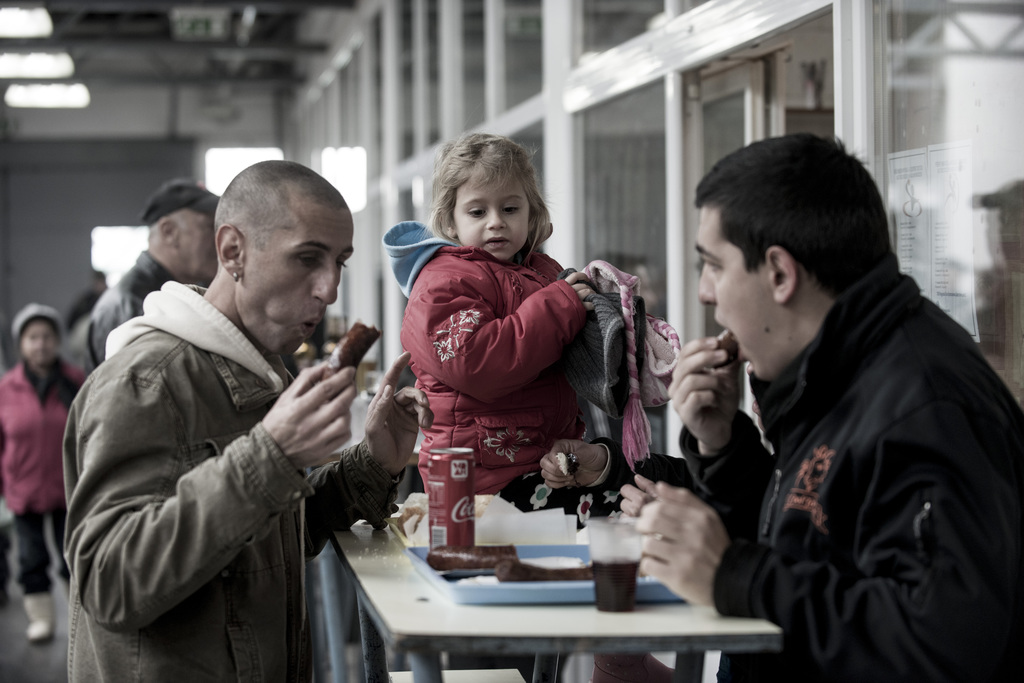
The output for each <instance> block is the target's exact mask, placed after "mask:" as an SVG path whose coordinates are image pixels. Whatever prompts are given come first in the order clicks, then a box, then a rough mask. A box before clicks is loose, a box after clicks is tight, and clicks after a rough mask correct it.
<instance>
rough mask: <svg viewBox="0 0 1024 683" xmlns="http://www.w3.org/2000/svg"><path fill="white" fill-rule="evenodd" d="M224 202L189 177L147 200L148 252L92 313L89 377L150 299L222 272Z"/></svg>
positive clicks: (167, 184)
mask: <svg viewBox="0 0 1024 683" xmlns="http://www.w3.org/2000/svg"><path fill="white" fill-rule="evenodd" d="M218 199H219V197H217V195H215V194H213V193H212V192H210V191H209V190H207V189H206V188H205V187H203V185H202V184H201V183H198V182H196V181H194V180H190V179H188V178H175V179H173V180H168V181H167V182H165V183H164V184H162V185H161V186H160V187H158V188H157V189H156V191H154V192H153V194H151V195H150V196H149V198H148V199H147V200H146V206H145V208H143V210H142V213H141V215H140V216H139V218H140V220H142V221H143V222H144V223H145V224H146V225H148V226H149V248H148V249H147V250H146V251H144V252H142V253H141V254H139V258H138V261H136V263H135V265H134V266H132V268H131V270H129V271H128V272H127V273H125V274H124V276H123V277H122V278H121V279H120V280H119V281H118V283H117V285H116V286H114V287H112V288H110V289H108V290H107V291H105V292H104V293H103V294H102V295H101V296H100V298H99V300H98V301H97V302H96V305H95V306H94V307H93V308H92V313H91V318H90V321H89V352H88V358H87V359H86V368H85V370H86V372H92V371H93V370H95V369H96V366H97V365H99V364H100V363H102V362H103V360H104V359H105V358H106V356H107V353H106V345H107V335H108V334H110V332H111V330H113V329H114V328H115V327H117V326H119V325H121V324H123V323H126V322H128V320H130V319H131V318H134V317H136V316H139V315H142V302H143V300H145V298H146V295H147V294H149V293H150V292H155V291H156V290H158V289H160V288H161V287H162V286H163V284H164V283H165V282H169V281H171V280H174V281H176V282H180V283H182V284H186V285H202V286H204V287H205V286H206V285H208V284H210V281H211V280H213V276H214V275H215V274H216V273H217V251H216V249H215V248H214V243H213V227H214V226H213V214H214V212H215V211H216V210H217V201H218Z"/></svg>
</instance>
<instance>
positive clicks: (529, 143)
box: [509, 123, 568, 229]
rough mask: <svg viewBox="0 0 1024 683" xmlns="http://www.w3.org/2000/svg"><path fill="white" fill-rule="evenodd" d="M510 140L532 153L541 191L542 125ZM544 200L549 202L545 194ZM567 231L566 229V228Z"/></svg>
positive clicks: (542, 182) (542, 163)
mask: <svg viewBox="0 0 1024 683" xmlns="http://www.w3.org/2000/svg"><path fill="white" fill-rule="evenodd" d="M509 137H510V138H512V139H513V140H515V141H516V142H518V143H519V144H520V145H522V146H523V147H524V148H526V149H527V150H529V151H530V152H532V153H533V157H532V158H531V160H532V161H533V167H534V169H536V171H537V184H538V185H540V187H541V189H543V188H544V126H543V124H542V123H536V124H534V125H532V126H530V127H529V128H524V129H523V130H521V131H519V132H518V133H515V134H514V135H510V136H509ZM544 198H545V200H548V201H550V198H549V197H548V196H547V194H545V195H544ZM566 229H568V228H566Z"/></svg>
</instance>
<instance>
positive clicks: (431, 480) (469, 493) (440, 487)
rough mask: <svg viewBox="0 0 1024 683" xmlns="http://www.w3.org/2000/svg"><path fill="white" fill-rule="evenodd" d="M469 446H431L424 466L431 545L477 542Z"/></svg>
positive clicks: (471, 457)
mask: <svg viewBox="0 0 1024 683" xmlns="http://www.w3.org/2000/svg"><path fill="white" fill-rule="evenodd" d="M475 493H476V492H475V489H474V481H473V449H472V448H434V449H431V451H430V460H429V464H428V466H427V497H428V499H429V503H430V511H429V519H430V547H431V548H434V547H436V546H439V545H476V525H475V522H476V515H475V514H474V510H473V501H474V500H475Z"/></svg>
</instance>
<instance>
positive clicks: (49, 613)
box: [0, 304, 85, 642]
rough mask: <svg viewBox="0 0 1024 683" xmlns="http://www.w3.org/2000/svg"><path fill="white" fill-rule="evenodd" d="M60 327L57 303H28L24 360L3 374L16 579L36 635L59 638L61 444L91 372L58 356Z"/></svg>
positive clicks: (0, 422) (0, 432)
mask: <svg viewBox="0 0 1024 683" xmlns="http://www.w3.org/2000/svg"><path fill="white" fill-rule="evenodd" d="M60 332H61V324H60V315H59V314H58V313H57V311H56V310H54V309H53V308H50V307H49V306H42V305H40V304H29V305H28V306H26V307H25V308H23V309H22V310H21V311H20V312H19V313H18V314H17V315H16V316H15V318H14V324H13V326H12V333H13V335H14V341H15V343H16V344H17V346H18V350H19V351H20V353H21V363H19V364H18V365H16V366H14V367H13V368H11V370H10V371H8V372H7V374H5V375H4V376H3V377H2V378H0V495H3V496H4V499H5V500H6V502H7V506H8V507H9V508H10V509H11V511H12V512H13V513H14V527H15V532H16V534H17V538H18V582H19V583H20V584H21V586H22V590H23V591H24V593H25V612H26V614H27V615H28V618H29V625H28V633H27V635H28V639H29V640H30V641H33V642H38V641H43V640H49V639H50V638H52V637H53V630H54V621H55V618H54V601H53V595H52V594H51V593H50V586H51V580H50V575H49V571H48V570H49V566H50V563H51V561H52V562H53V563H54V565H55V566H56V568H57V570H58V572H59V573H60V574H61V576H62V577H63V578H64V579H65V580H67V578H68V567H67V564H65V562H64V555H63V551H62V547H63V543H64V519H65V516H66V514H67V504H66V503H65V499H64V470H63V458H62V455H61V451H62V442H63V439H64V427H65V426H66V424H67V420H68V407H69V406H70V405H71V401H72V400H73V399H74V397H75V394H76V393H78V389H79V387H81V386H82V382H84V381H85V375H84V373H83V372H82V371H81V370H80V369H78V368H77V367H75V366H73V365H70V364H68V363H65V362H63V361H62V360H61V359H60V356H59V350H60ZM47 519H48V520H49V521H50V523H51V531H52V533H53V538H54V539H56V542H57V547H56V548H53V549H52V551H51V550H48V549H47V543H46V536H45V534H44V531H43V525H44V522H45V521H46V520H47Z"/></svg>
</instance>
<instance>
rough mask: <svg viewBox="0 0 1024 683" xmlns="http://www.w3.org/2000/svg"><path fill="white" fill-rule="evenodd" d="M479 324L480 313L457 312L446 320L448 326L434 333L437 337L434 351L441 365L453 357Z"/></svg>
mask: <svg viewBox="0 0 1024 683" xmlns="http://www.w3.org/2000/svg"><path fill="white" fill-rule="evenodd" d="M479 324H480V311H459V312H458V313H454V314H452V316H451V317H450V318H448V324H447V325H445V326H444V327H442V328H441V329H439V330H437V331H436V332H435V333H434V335H435V336H436V337H437V341H435V342H434V349H436V350H437V357H438V358H440V359H441V362H442V363H443V362H445V361H446V360H451V359H452V358H454V357H455V352H456V351H458V349H459V347H460V346H462V344H463V343H464V342H465V341H466V337H467V336H469V334H470V333H471V332H472V331H473V330H474V329H475V328H476V326H477V325H479Z"/></svg>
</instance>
